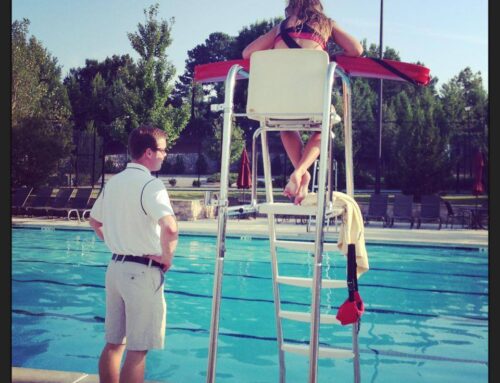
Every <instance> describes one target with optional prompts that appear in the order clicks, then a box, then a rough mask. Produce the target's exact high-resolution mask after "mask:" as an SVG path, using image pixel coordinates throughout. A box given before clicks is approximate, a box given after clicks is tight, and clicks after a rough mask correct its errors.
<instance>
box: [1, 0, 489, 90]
mask: <svg viewBox="0 0 500 383" xmlns="http://www.w3.org/2000/svg"><path fill="white" fill-rule="evenodd" d="M155 2H156V1H155V0H149V1H148V0H12V3H11V4H12V21H14V20H21V19H23V18H27V19H29V20H30V28H29V33H30V34H31V35H34V36H35V37H36V38H37V39H38V40H40V41H41V42H42V44H43V46H44V47H45V48H47V50H48V51H49V52H50V53H51V55H52V56H53V57H56V58H57V60H58V63H59V65H61V67H62V73H63V76H64V75H66V74H67V73H68V72H69V69H70V68H75V67H83V66H84V65H85V60H86V59H96V60H99V61H102V60H104V59H105V58H106V57H111V56H112V55H113V54H116V55H122V54H129V55H130V56H131V57H133V58H135V59H137V58H138V55H137V53H136V52H135V51H134V50H133V49H132V47H131V45H130V42H129V40H128V38H127V33H129V32H135V31H137V25H138V23H144V21H145V16H144V12H143V11H144V9H146V8H148V7H149V6H150V5H152V4H154V3H155ZM158 2H159V4H160V8H159V17H160V18H161V19H165V20H169V19H170V18H172V17H173V18H174V19H175V21H174V24H173V26H172V38H173V42H172V44H171V46H170V47H169V48H167V55H168V58H169V60H170V61H171V62H172V63H173V64H174V65H175V67H176V68H177V75H180V74H182V73H183V72H184V67H185V60H186V59H187V52H188V51H189V50H191V49H193V48H194V47H195V46H196V45H198V44H202V43H203V42H204V41H205V39H206V38H207V37H208V35H209V34H210V33H213V32H224V33H227V34H228V35H231V36H236V35H238V33H239V31H240V30H241V29H242V28H243V27H245V26H248V25H250V24H252V23H255V22H256V21H262V20H265V19H271V18H274V17H278V16H283V14H284V8H285V5H286V1H285V0H245V1H237V0H210V1H207V0H158ZM322 3H323V6H324V8H325V13H326V14H327V15H328V16H329V17H331V18H332V19H334V20H335V21H336V22H337V23H338V24H339V26H341V27H342V28H343V29H344V30H345V31H347V32H348V33H349V34H351V35H353V36H355V37H356V38H357V39H358V40H360V41H361V40H364V39H366V40H367V43H368V45H369V44H371V43H375V44H377V45H378V44H379V38H380V8H381V0H349V1H346V0H343V1H342V0H323V1H322ZM383 46H384V47H390V48H393V49H395V50H396V52H398V53H399V56H400V58H401V61H404V62H409V63H416V62H417V61H418V62H420V63H423V64H424V65H425V66H426V67H428V68H429V69H430V73H431V76H433V77H437V78H438V89H439V88H440V87H441V85H443V84H444V83H446V82H448V81H449V80H451V79H452V78H453V77H455V76H457V75H458V74H459V73H460V71H461V70H463V69H465V68H466V67H470V68H471V70H472V71H473V72H474V73H477V72H481V76H482V78H483V86H484V88H485V89H486V90H488V1H487V0H385V1H383Z"/></svg>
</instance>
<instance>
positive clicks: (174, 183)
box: [168, 178, 177, 187]
mask: <svg viewBox="0 0 500 383" xmlns="http://www.w3.org/2000/svg"><path fill="white" fill-rule="evenodd" d="M168 183H169V184H170V186H172V187H174V186H175V185H176V184H177V180H176V179H175V178H170V179H169V180H168Z"/></svg>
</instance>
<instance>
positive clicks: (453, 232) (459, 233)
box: [12, 217, 488, 249]
mask: <svg viewBox="0 0 500 383" xmlns="http://www.w3.org/2000/svg"><path fill="white" fill-rule="evenodd" d="M178 224H179V231H180V233H181V234H197V235H214V236H216V235H217V219H203V220H197V221H179V222H178ZM12 226H13V227H16V226H17V227H40V228H44V227H46V228H49V227H54V228H56V229H82V230H91V228H90V226H89V224H88V222H78V221H76V220H71V221H68V220H67V219H65V218H63V219H53V218H45V217H38V218H25V217H12ZM313 230H314V227H313ZM226 231H227V235H228V236H239V237H241V236H245V237H249V236H250V237H254V238H268V229H267V218H256V219H240V220H238V219H230V220H228V224H227V230H226ZM276 233H277V236H278V237H279V238H286V239H297V240H314V231H311V232H307V225H305V224H295V220H290V221H289V222H285V223H279V224H277V225H276ZM337 238H338V229H337V228H336V227H335V226H330V227H329V228H327V230H325V240H326V241H329V242H335V241H336V240H337ZM365 240H366V243H367V244H400V245H427V246H452V247H469V248H482V249H486V248H487V247H488V230H469V229H462V228H453V229H449V228H445V227H444V225H443V228H442V229H441V230H437V224H431V223H428V224H422V228H421V229H410V228H409V224H408V223H395V224H394V227H392V228H384V227H382V224H381V223H380V222H372V223H370V224H369V225H366V226H365Z"/></svg>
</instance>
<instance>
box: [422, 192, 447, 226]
mask: <svg viewBox="0 0 500 383" xmlns="http://www.w3.org/2000/svg"><path fill="white" fill-rule="evenodd" d="M422 222H437V223H438V224H439V226H438V230H441V225H442V223H443V220H442V219H441V197H440V196H438V195H434V194H433V195H423V196H422V204H421V208H420V217H419V218H418V223H417V229H420V225H421V224H422Z"/></svg>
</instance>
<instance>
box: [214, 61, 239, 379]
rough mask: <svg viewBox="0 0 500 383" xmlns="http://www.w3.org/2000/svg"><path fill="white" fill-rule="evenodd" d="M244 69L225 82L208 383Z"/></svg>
mask: <svg viewBox="0 0 500 383" xmlns="http://www.w3.org/2000/svg"><path fill="white" fill-rule="evenodd" d="M242 69H243V68H242V67H241V66H240V65H238V64H235V65H233V66H232V67H231V69H230V70H229V72H228V74H227V78H226V83H225V98H224V100H225V102H224V124H223V132H222V148H221V149H222V153H221V156H222V158H221V175H220V192H219V212H218V230H217V252H216V254H217V258H216V261H215V262H216V267H215V272H214V284H213V292H212V318H211V321H210V340H209V350H208V368H207V383H212V382H214V381H215V367H216V359H217V341H218V337H219V319H220V300H221V291H222V288H221V286H222V271H223V268H224V255H225V252H226V246H225V240H226V223H227V216H228V212H227V210H228V199H227V188H228V179H229V165H230V164H229V155H230V147H231V125H232V113H233V97H234V85H235V82H236V75H237V74H238V72H240V71H241V70H242Z"/></svg>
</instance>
